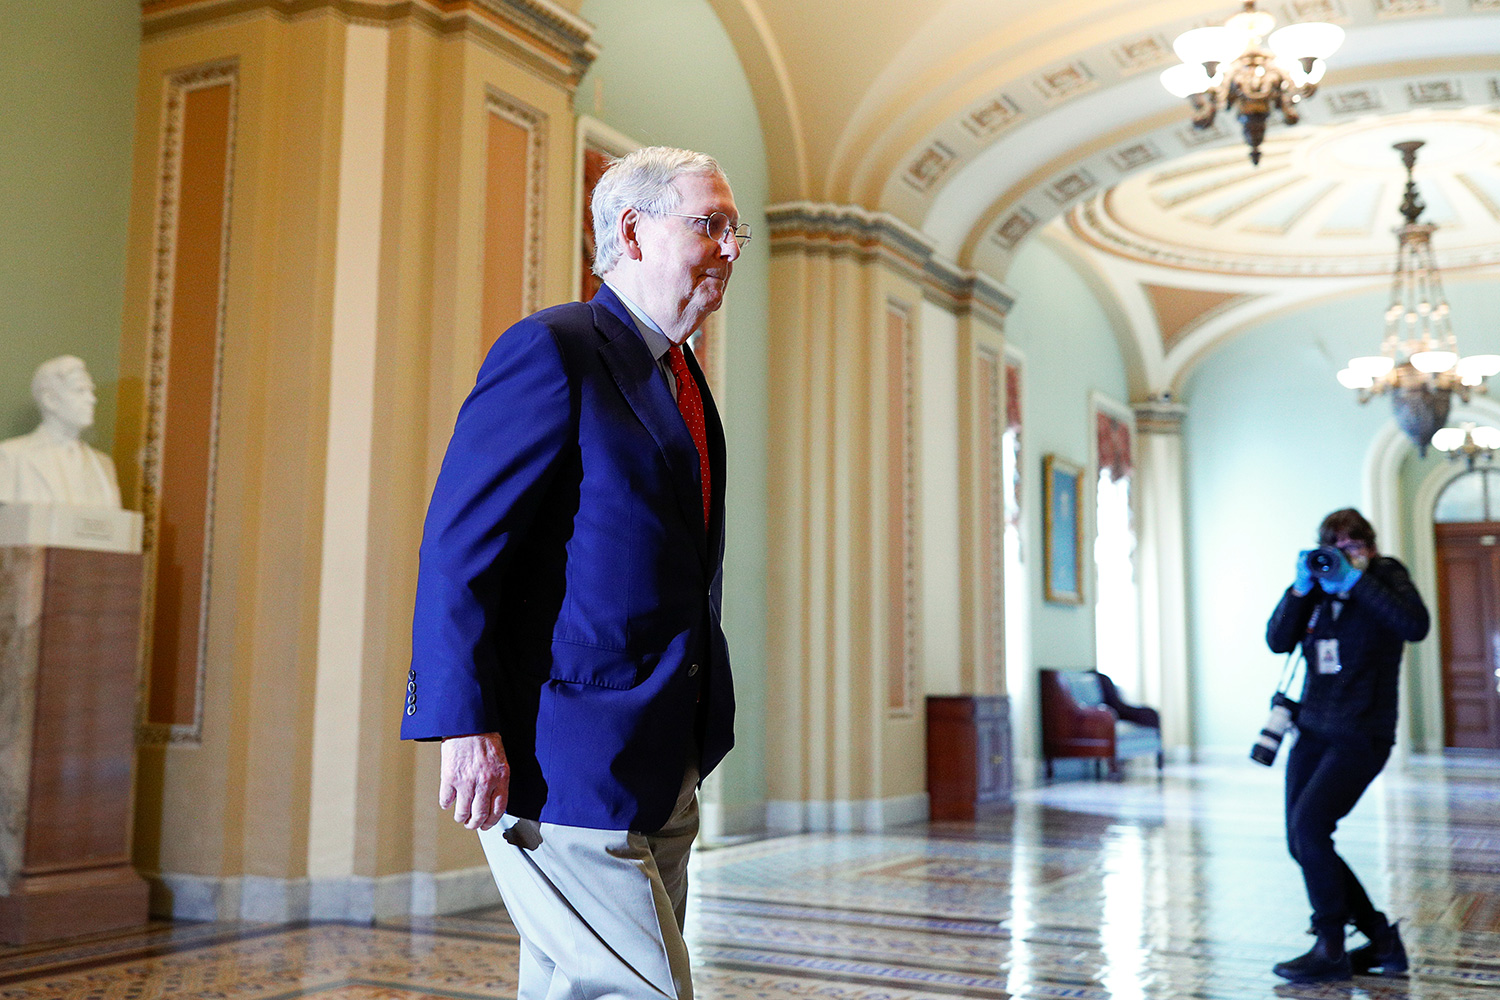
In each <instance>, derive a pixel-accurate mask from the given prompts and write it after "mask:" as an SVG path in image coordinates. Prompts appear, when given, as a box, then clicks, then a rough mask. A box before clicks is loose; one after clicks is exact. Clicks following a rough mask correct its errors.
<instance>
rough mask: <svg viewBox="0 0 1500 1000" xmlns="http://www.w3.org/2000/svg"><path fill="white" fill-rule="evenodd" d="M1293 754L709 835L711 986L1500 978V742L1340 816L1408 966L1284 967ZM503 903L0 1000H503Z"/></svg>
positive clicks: (96, 942)
mask: <svg viewBox="0 0 1500 1000" xmlns="http://www.w3.org/2000/svg"><path fill="white" fill-rule="evenodd" d="M1280 776H1281V775H1280V772H1279V771H1267V770H1263V769H1260V768H1257V767H1255V766H1254V765H1251V764H1249V763H1248V762H1246V763H1244V764H1238V763H1235V764H1223V765H1218V766H1207V765H1194V766H1182V767H1175V768H1174V767H1169V768H1168V769H1167V771H1166V774H1165V776H1164V777H1162V778H1161V779H1160V780H1158V779H1157V778H1156V777H1155V776H1154V774H1152V773H1151V772H1149V771H1148V770H1145V769H1142V770H1141V771H1138V772H1133V773H1131V774H1130V775H1128V776H1127V777H1126V778H1125V780H1123V781H1118V782H1109V781H1106V782H1094V781H1079V782H1064V783H1058V784H1054V785H1051V786H1049V787H1045V788H1038V789H1033V790H1029V791H1025V792H1023V793H1021V794H1020V795H1019V796H1018V800H1017V802H1016V804H1015V807H1014V809H1012V810H1008V811H1006V812H1004V813H1001V814H998V815H996V816H993V817H990V818H987V819H984V820H981V821H978V822H973V823H931V824H923V825H919V826H911V827H902V828H898V829H893V830H890V831H886V832H883V833H879V834H872V833H865V834H805V835H799V836H788V837H778V838H772V839H766V840H758V841H753V842H749V843H742V844H738V845H734V846H726V847H718V848H713V849H709V850H703V851H700V852H698V853H697V855H696V858H695V862H694V874H693V884H694V889H693V897H694V898H693V901H692V904H691V908H690V921H689V927H688V936H689V943H690V946H691V948H692V952H693V958H694V967H695V984H696V989H697V994H698V996H699V998H700V1000H750V998H755V1000H790V998H819V1000H921V998H933V1000H937V998H953V997H975V998H991V997H993V998H1003V997H1020V998H1028V1000H1030V998H1035V1000H1111V998H1122V1000H1130V998H1141V1000H1146V998H1153V1000H1155V998H1204V1000H1209V998H1212V1000H1221V998H1222V1000H1239V998H1245V997H1266V996H1278V997H1297V998H1333V997H1338V998H1343V997H1371V998H1380V1000H1395V998H1408V997H1410V998H1441V1000H1468V998H1479V997H1485V998H1489V1000H1497V998H1500V808H1497V806H1500V759H1496V760H1489V761H1480V760H1472V759H1469V760H1452V759H1448V760H1443V759H1417V760H1411V761H1407V762H1405V763H1404V764H1400V765H1397V764H1393V765H1392V767H1391V768H1390V769H1388V770H1387V773H1386V774H1385V775H1384V776H1382V777H1381V778H1380V779H1379V781H1378V782H1377V783H1376V785H1375V786H1373V787H1372V789H1371V791H1370V792H1369V793H1368V794H1367V795H1366V797H1365V800H1364V801H1363V802H1361V803H1360V805H1359V807H1358V809H1356V811H1355V813H1354V814H1353V815H1352V816H1350V817H1349V819H1348V820H1346V821H1345V823H1344V825H1343V827H1342V828H1341V830H1340V837H1339V846H1340V850H1341V851H1342V852H1343V853H1344V855H1345V857H1346V858H1348V859H1349V861H1350V863H1351V864H1352V865H1353V866H1354V868H1355V870H1356V871H1358V872H1359V873H1360V874H1361V875H1362V876H1364V877H1365V881H1366V884H1367V886H1368V887H1369V888H1370V890H1371V894H1372V895H1373V896H1374V897H1375V899H1376V902H1377V904H1378V905H1384V906H1385V908H1386V909H1387V910H1388V912H1389V913H1390V914H1391V916H1392V917H1393V918H1395V917H1399V918H1400V919H1401V920H1402V928H1403V932H1404V935H1405V939H1406V946H1407V950H1408V952H1409V953H1410V957H1411V972H1410V974H1409V975H1408V976H1403V977H1392V978H1382V977H1369V976H1362V977H1357V978H1356V979H1355V980H1354V981H1353V983H1352V984H1348V983H1345V984H1337V985H1323V986H1290V985H1287V984H1284V983H1282V982H1281V981H1280V980H1279V979H1277V978H1276V977H1275V976H1274V975H1272V973H1271V971H1270V967H1271V965H1272V964H1273V963H1274V962H1275V961H1277V960H1278V959H1282V958H1288V957H1291V956H1292V955H1295V954H1298V953H1300V952H1301V951H1303V950H1305V949H1306V948H1307V946H1308V943H1309V941H1310V939H1309V938H1308V937H1307V934H1306V920H1307V905H1306V900H1305V897H1304V896H1303V892H1302V887H1301V882H1300V880H1299V878H1298V874H1297V871H1296V869H1295V867H1294V866H1293V865H1292V863H1291V861H1290V860H1289V859H1288V858H1287V857H1286V854H1285V851H1284V848H1283V846H1282V840H1281V806H1280V798H1279V796H1280V784H1279V781H1280ZM515 958H516V939H515V934H514V931H513V930H512V929H511V927H510V925H509V923H508V922H507V921H506V918H505V914H504V911H503V910H501V909H498V908H497V909H495V910H483V911H476V912H473V913H468V914H463V915H460V916H452V917H441V918H436V919H430V920H411V921H398V922H391V923H382V924H377V925H376V926H373V927H370V926H351V925H343V924H316V925H311V926H307V925H300V926H267V925H244V924H235V925H231V924H184V923H177V924H171V923H160V924H156V925H153V926H152V927H150V928H148V929H146V930H145V931H141V932H136V933H131V934H118V935H110V936H103V937H99V938H92V939H82V940H78V941H74V942H69V943H66V944H63V945H54V946H51V947H47V948H0V1000H43V998H45V1000H84V998H88V1000H126V998H129V1000H145V998H154V997H163V998H174V1000H176V998H216V1000H247V998H255V1000H281V998H293V997H316V998H320V1000H438V998H445V1000H451V998H464V1000H476V998H492V997H511V996H514V989H515Z"/></svg>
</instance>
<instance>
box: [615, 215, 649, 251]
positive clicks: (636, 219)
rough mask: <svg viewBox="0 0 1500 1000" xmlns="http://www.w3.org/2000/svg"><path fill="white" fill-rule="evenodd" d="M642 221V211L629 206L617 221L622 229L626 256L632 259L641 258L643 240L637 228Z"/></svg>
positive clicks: (621, 241) (622, 242)
mask: <svg viewBox="0 0 1500 1000" xmlns="http://www.w3.org/2000/svg"><path fill="white" fill-rule="evenodd" d="M640 222H641V213H640V212H639V211H637V210H636V209H634V208H627V209H626V210H625V211H623V212H621V213H620V220H619V222H617V223H616V225H617V226H619V229H620V243H621V245H622V246H624V248H625V256H626V257H629V258H630V259H631V260H640V259H641V257H642V256H643V255H642V253H641V241H640V237H639V235H638V234H637V232H636V230H637V228H638V227H639V225H640Z"/></svg>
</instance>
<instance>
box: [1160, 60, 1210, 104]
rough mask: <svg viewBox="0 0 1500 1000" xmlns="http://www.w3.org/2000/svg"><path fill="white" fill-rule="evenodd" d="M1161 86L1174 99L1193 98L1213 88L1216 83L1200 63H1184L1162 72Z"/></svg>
mask: <svg viewBox="0 0 1500 1000" xmlns="http://www.w3.org/2000/svg"><path fill="white" fill-rule="evenodd" d="M1161 85H1162V86H1163V87H1166V88H1167V93H1169V94H1171V95H1172V96H1173V97H1192V96H1193V95H1194V94H1201V93H1203V92H1204V91H1206V90H1209V89H1210V88H1212V87H1213V85H1214V81H1213V79H1212V78H1210V77H1209V75H1208V74H1207V73H1205V72H1204V71H1203V66H1202V65H1201V64H1200V63H1182V64H1180V65H1177V66H1173V67H1171V68H1169V69H1166V70H1163V71H1162V74H1161Z"/></svg>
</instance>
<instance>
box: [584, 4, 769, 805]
mask: <svg viewBox="0 0 1500 1000" xmlns="http://www.w3.org/2000/svg"><path fill="white" fill-rule="evenodd" d="M579 13H581V14H582V16H583V17H584V18H586V19H587V20H589V21H590V22H591V23H593V24H594V25H595V27H596V28H597V32H596V34H595V36H594V40H595V42H596V43H597V44H598V45H599V50H600V53H599V58H598V60H597V61H596V62H595V63H594V65H593V67H592V68H591V69H590V71H589V73H588V75H587V76H585V77H584V79H583V82H582V83H581V84H580V85H579V87H578V95H577V98H576V108H577V110H578V112H579V113H580V114H586V115H591V116H592V117H594V118H597V119H599V120H600V121H602V122H604V123H605V124H606V125H608V126H609V127H611V128H613V129H616V130H617V131H619V132H622V133H624V134H625V135H626V136H629V137H630V138H631V139H634V140H635V141H637V142H640V143H642V144H645V145H668V146H681V147H685V148H688V149H697V150H701V151H703V152H706V153H708V154H710V155H712V156H713V157H714V158H716V159H717V160H718V161H719V163H720V165H721V166H723V168H724V172H725V173H726V174H727V175H728V177H729V182H730V185H731V186H732V187H733V188H734V199H735V204H736V205H738V206H739V210H740V218H741V219H742V220H743V221H745V222H748V223H750V228H751V230H752V233H753V234H754V237H755V238H754V239H752V240H751V241H750V243H748V244H747V245H746V247H745V253H744V255H743V256H741V257H740V259H739V260H738V261H737V262H736V263H735V267H734V277H733V278H732V279H731V282H730V286H729V293H728V296H727V297H726V300H725V306H724V309H725V318H726V321H727V323H726V325H727V345H726V346H727V352H728V353H727V355H726V357H727V365H726V371H727V376H726V381H727V383H728V384H727V386H726V388H725V391H724V393H723V394H722V396H723V398H721V399H719V400H718V403H719V406H720V409H721V410H723V412H724V417H725V425H726V426H725V432H726V434H727V437H728V445H729V473H728V478H727V480H726V489H727V495H728V500H727V503H728V517H729V521H728V540H727V546H728V550H727V552H726V554H725V564H724V628H725V631H726V632H727V633H728V636H729V648H730V654H731V657H732V659H733V662H734V677H735V695H736V699H737V701H738V709H739V711H738V719H737V722H736V725H735V739H736V747H735V751H734V752H733V753H732V754H730V755H729V758H728V759H727V760H726V761H725V762H724V765H723V767H722V770H721V777H719V778H718V787H719V789H720V791H721V798H720V801H721V803H722V804H723V805H724V807H725V808H726V810H728V811H730V812H731V813H733V812H734V811H735V810H736V809H737V808H746V807H748V808H750V809H752V810H753V808H754V807H755V806H757V805H758V804H759V803H761V802H763V801H764V800H765V797H766V795H765V777H764V775H765V714H766V708H765V686H766V680H765V678H766V666H765V665H766V650H765V632H766V555H765V554H766V489H767V486H766V484H767V482H768V481H769V478H770V477H769V476H768V474H767V469H766V430H765V429H766V426H767V423H768V419H769V418H768V413H767V399H766V373H767V365H768V358H767V347H766V315H767V299H768V287H767V285H768V280H769V273H770V259H769V254H770V239H769V234H768V233H767V230H766V224H765V207H766V199H767V193H768V180H767V173H766V150H765V144H764V142H763V141H762V138H761V129H760V118H759V116H758V115H757V113H756V110H755V102H754V99H753V97H752V96H751V92H750V84H749V82H748V81H747V79H746V78H745V74H744V71H743V70H742V69H741V68H740V64H739V59H738V57H737V56H736V54H735V51H734V48H733V46H732V45H731V43H730V40H729V36H728V34H727V33H726V32H725V31H724V28H723V26H722V25H721V24H720V23H719V21H718V19H717V17H716V16H715V15H714V13H713V12H712V10H711V9H710V8H709V6H708V4H707V2H706V0H587V2H585V3H584V4H583V7H582V9H581V10H580V12H579Z"/></svg>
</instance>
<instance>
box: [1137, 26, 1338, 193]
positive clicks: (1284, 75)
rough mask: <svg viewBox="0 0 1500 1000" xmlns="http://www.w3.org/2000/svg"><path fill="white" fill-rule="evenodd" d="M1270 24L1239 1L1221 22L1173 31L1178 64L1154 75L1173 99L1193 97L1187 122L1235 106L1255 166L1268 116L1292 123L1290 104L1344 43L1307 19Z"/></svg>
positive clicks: (1203, 124) (1204, 120) (1204, 123)
mask: <svg viewBox="0 0 1500 1000" xmlns="http://www.w3.org/2000/svg"><path fill="white" fill-rule="evenodd" d="M1275 26H1276V18H1274V17H1272V16H1271V15H1270V14H1267V13H1266V12H1265V11H1261V10H1256V9H1255V0H1245V9H1244V10H1243V11H1241V12H1240V13H1238V14H1236V15H1234V16H1233V17H1231V18H1230V19H1229V21H1228V22H1227V23H1226V24H1224V25H1223V26H1222V27H1209V28H1193V29H1192V30H1190V31H1184V32H1183V33H1182V34H1180V35H1178V36H1177V40H1176V41H1175V42H1173V43H1172V49H1173V51H1175V52H1176V53H1177V57H1178V58H1179V59H1181V60H1182V65H1180V66H1173V67H1172V68H1171V69H1168V70H1167V71H1166V72H1164V73H1162V75H1161V82H1162V86H1164V87H1166V88H1167V90H1168V91H1169V92H1170V93H1171V94H1172V95H1173V96H1174V97H1186V98H1187V99H1188V100H1189V101H1191V102H1192V106H1193V127H1194V128H1199V129H1204V128H1208V127H1209V126H1210V125H1212V124H1213V123H1214V116H1215V115H1217V114H1218V113H1219V111H1220V110H1223V111H1230V110H1231V109H1237V110H1238V112H1239V114H1238V117H1239V121H1240V127H1241V128H1242V129H1243V130H1244V134H1245V142H1247V143H1249V145H1250V162H1251V163H1253V164H1256V165H1257V166H1258V165H1259V164H1260V143H1261V140H1262V139H1263V138H1265V134H1266V118H1267V116H1269V115H1270V113H1271V112H1272V111H1273V110H1275V111H1280V112H1281V117H1282V120H1283V121H1285V122H1286V123H1287V124H1288V125H1295V124H1297V122H1298V120H1299V119H1300V117H1301V116H1300V115H1299V114H1298V113H1297V110H1296V106H1297V104H1298V103H1299V102H1300V101H1301V100H1302V99H1303V98H1305V97H1311V96H1312V95H1313V92H1314V91H1316V90H1317V89H1318V81H1320V80H1322V79H1323V74H1324V73H1325V72H1327V70H1328V65H1327V64H1326V63H1325V62H1324V61H1323V60H1324V59H1326V58H1327V57H1328V56H1331V55H1332V54H1333V53H1334V51H1335V50H1336V49H1337V48H1338V47H1339V46H1340V45H1341V44H1343V41H1344V29H1343V28H1340V27H1339V26H1338V25H1336V24H1325V23H1323V22H1318V21H1307V22H1304V23H1302V24H1289V25H1287V26H1286V27H1284V28H1281V29H1280V30H1278V31H1274V32H1273V31H1272V30H1271V29H1272V28H1274V27H1275Z"/></svg>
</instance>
